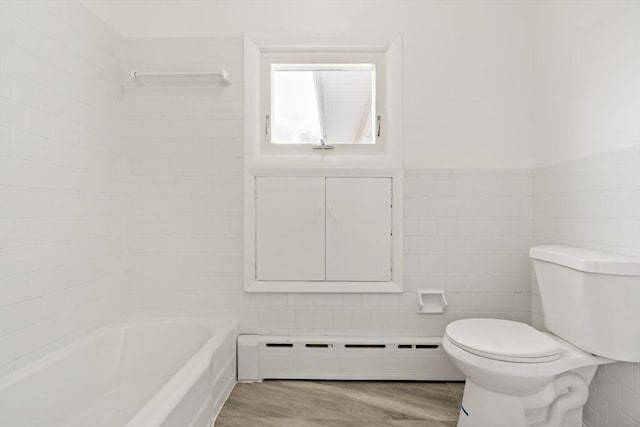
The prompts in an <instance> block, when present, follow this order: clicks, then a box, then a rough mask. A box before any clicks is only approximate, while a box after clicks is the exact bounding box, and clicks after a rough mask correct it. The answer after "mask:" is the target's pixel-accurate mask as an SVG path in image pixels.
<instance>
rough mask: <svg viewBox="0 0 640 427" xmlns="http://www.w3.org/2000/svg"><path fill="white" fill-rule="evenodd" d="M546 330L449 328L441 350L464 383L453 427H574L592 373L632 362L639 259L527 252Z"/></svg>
mask: <svg viewBox="0 0 640 427" xmlns="http://www.w3.org/2000/svg"><path fill="white" fill-rule="evenodd" d="M530 256H531V258H532V259H533V265H534V269H535V272H536V275H537V279H538V286H539V289H540V299H541V302H542V308H543V319H544V322H545V327H546V328H547V329H548V331H549V332H541V331H539V330H537V329H534V328H532V327H531V326H529V325H527V324H524V323H521V322H513V321H508V320H499V319H463V320H457V321H454V322H452V323H450V324H449V325H448V326H447V328H446V332H445V336H444V338H443V342H442V344H443V348H444V350H445V352H446V353H447V354H448V355H449V356H450V357H451V359H452V361H453V363H454V364H455V365H456V366H457V367H458V368H459V369H460V371H462V373H464V374H465V376H466V377H467V380H466V384H465V389H464V394H463V399H462V405H461V408H460V416H459V418H458V427H581V426H582V408H583V406H584V403H585V402H586V401H587V398H588V396H589V384H590V383H591V380H592V379H593V376H594V374H595V372H596V369H597V368H598V366H599V365H602V364H606V363H613V362H616V361H627V362H638V361H640V340H639V339H638V336H640V326H639V325H640V310H638V309H637V301H640V259H638V258H631V257H626V256H622V255H616V254H609V253H604V252H599V251H593V250H587V249H581V248H573V247H569V246H539V247H534V248H532V249H531V252H530Z"/></svg>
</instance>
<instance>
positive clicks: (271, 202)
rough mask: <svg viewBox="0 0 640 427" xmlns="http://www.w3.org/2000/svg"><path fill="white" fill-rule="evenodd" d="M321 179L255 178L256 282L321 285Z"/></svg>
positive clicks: (322, 221) (322, 215) (322, 184)
mask: <svg viewBox="0 0 640 427" xmlns="http://www.w3.org/2000/svg"><path fill="white" fill-rule="evenodd" d="M324 186H325V180H324V178H306V177H305V178H299V177H295V178H280V177H259V178H256V279H257V280H324V232H325V229H324V225H325V207H324Z"/></svg>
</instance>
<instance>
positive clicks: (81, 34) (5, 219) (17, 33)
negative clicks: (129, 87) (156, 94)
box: [0, 0, 124, 374]
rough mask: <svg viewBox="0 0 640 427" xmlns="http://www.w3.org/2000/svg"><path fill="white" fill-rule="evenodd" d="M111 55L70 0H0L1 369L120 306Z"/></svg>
mask: <svg viewBox="0 0 640 427" xmlns="http://www.w3.org/2000/svg"><path fill="white" fill-rule="evenodd" d="M120 53H121V39H120V38H119V37H118V36H117V35H116V34H115V33H114V31H113V30H111V29H109V28H108V27H107V26H106V25H105V24H104V23H102V22H101V21H100V20H99V19H97V18H96V17H95V16H94V15H92V14H91V13H90V12H89V11H88V10H87V9H86V8H85V7H84V6H82V5H81V4H80V3H78V2H75V1H73V2H71V1H13V0H2V1H0V374H4V373H7V372H9V371H12V370H14V369H16V368H17V367H20V366H22V365H24V364H25V363H28V362H29V361H31V360H33V359H35V358H38V357H40V356H42V355H43V354H45V353H47V352H50V351H52V350H54V349H56V348H58V347H60V346H63V345H64V344H66V343H68V342H69V341H70V340H73V339H74V338H76V337H78V336H80V335H82V334H84V333H86V332H88V331H90V330H92V329H95V328H97V327H100V326H102V325H104V324H106V323H108V322H109V321H111V320H113V319H115V318H117V317H118V316H119V314H120V313H121V307H122V301H123V300H122V290H123V287H122V286H123V284H124V261H123V259H124V256H123V255H124V197H123V192H122V190H123V184H124V169H123V156H122V143H121V142H122V141H121V139H120V136H119V131H118V129H119V115H118V110H119V108H118V106H119V104H120V99H121V94H120V86H119V82H120V81H121V72H120V70H121V56H120Z"/></svg>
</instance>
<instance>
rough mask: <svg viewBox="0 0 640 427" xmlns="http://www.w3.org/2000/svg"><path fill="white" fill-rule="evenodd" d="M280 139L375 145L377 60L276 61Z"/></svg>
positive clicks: (275, 133) (275, 116) (276, 132)
mask: <svg viewBox="0 0 640 427" xmlns="http://www.w3.org/2000/svg"><path fill="white" fill-rule="evenodd" d="M271 88H272V89H271V94H272V97H271V98H272V99H271V102H272V120H273V130H272V132H271V142H272V143H275V144H321V143H326V144H373V143H375V135H374V123H375V120H374V117H375V64H272V66H271Z"/></svg>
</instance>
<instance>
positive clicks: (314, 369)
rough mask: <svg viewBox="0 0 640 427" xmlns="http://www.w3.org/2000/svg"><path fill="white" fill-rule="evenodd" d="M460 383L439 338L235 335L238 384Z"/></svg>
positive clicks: (458, 375) (459, 376) (460, 378)
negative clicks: (282, 381) (293, 381)
mask: <svg viewBox="0 0 640 427" xmlns="http://www.w3.org/2000/svg"><path fill="white" fill-rule="evenodd" d="M265 379H324V380H410V381H459V380H464V376H463V375H462V373H460V371H459V370H458V369H457V368H456V367H455V366H454V365H453V363H451V361H450V360H449V358H448V357H447V355H446V354H445V352H444V350H443V349H442V337H393V338H390V337H386V338H385V337H332V336H275V335H240V336H239V337H238V381H240V382H254V381H262V380H265Z"/></svg>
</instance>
